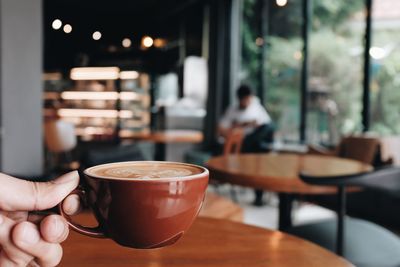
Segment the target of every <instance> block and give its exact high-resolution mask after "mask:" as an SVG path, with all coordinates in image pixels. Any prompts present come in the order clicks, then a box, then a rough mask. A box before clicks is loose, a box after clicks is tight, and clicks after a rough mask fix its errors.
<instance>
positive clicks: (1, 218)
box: [0, 215, 4, 224]
mask: <svg viewBox="0 0 400 267" xmlns="http://www.w3.org/2000/svg"><path fill="white" fill-rule="evenodd" d="M3 221H4V218H3V216H1V215H0V224H2V223H3Z"/></svg>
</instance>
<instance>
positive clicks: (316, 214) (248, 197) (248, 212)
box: [210, 185, 335, 229]
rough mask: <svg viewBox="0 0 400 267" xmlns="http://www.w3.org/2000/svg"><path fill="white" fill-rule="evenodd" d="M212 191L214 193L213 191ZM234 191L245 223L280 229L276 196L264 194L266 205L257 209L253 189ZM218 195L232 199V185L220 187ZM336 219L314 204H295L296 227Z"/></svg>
mask: <svg viewBox="0 0 400 267" xmlns="http://www.w3.org/2000/svg"><path fill="white" fill-rule="evenodd" d="M210 190H212V191H214V190H213V189H210ZM234 190H235V191H236V195H237V204H239V205H240V206H241V207H242V208H243V210H244V223H247V224H251V225H255V226H259V227H265V228H269V229H277V228H278V198H277V196H276V194H274V193H270V192H266V193H264V201H265V202H266V204H265V205H264V206H262V207H256V206H254V205H252V202H253V200H254V191H253V190H252V189H248V188H244V187H239V186H235V189H234ZM214 192H215V191H214ZM217 193H218V194H220V195H223V196H225V197H228V198H231V188H230V185H225V186H223V187H219V188H218V192H217ZM334 217H335V214H334V213H333V212H332V211H331V210H328V209H325V208H322V207H319V206H316V205H313V204H309V203H298V202H295V204H294V206H293V224H294V225H299V224H304V223H307V222H311V221H314V222H315V221H317V220H324V219H329V218H334Z"/></svg>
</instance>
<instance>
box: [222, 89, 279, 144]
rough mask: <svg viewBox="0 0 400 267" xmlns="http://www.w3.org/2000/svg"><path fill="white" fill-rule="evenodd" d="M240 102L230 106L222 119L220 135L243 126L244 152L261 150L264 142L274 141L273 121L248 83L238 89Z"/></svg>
mask: <svg viewBox="0 0 400 267" xmlns="http://www.w3.org/2000/svg"><path fill="white" fill-rule="evenodd" d="M237 98H238V103H237V104H233V105H231V106H230V107H228V109H227V111H226V112H225V114H224V116H223V117H222V119H221V120H220V123H219V127H218V135H219V137H222V139H223V138H224V137H225V136H226V135H227V134H228V133H229V132H230V131H231V130H232V129H233V128H238V127H240V128H243V131H244V134H245V138H244V141H243V145H242V151H243V152H259V151H260V150H261V148H260V145H261V143H262V142H272V133H273V127H272V121H271V118H270V116H269V115H268V113H267V111H266V110H265V108H264V107H263V106H262V105H261V103H260V100H259V99H258V98H257V97H256V96H254V95H253V93H252V91H251V89H250V87H249V86H247V85H241V86H240V87H239V89H238V90H237Z"/></svg>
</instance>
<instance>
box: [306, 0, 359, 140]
mask: <svg viewBox="0 0 400 267" xmlns="http://www.w3.org/2000/svg"><path fill="white" fill-rule="evenodd" d="M364 8H365V1H364V0H353V1H346V0H336V1H312V18H311V23H312V30H311V34H310V46H309V60H310V71H309V83H308V88H309V95H308V111H307V141H308V142H312V143H323V144H327V145H332V144H336V143H337V142H338V141H339V139H340V137H341V136H342V135H344V134H349V133H352V132H356V131H360V130H361V110H362V79H363V51H364V50H363V49H364V47H363V44H364V42H363V38H364V33H365V12H364Z"/></svg>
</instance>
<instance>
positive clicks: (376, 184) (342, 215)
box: [288, 167, 400, 267]
mask: <svg viewBox="0 0 400 267" xmlns="http://www.w3.org/2000/svg"><path fill="white" fill-rule="evenodd" d="M300 178H301V179H302V180H303V181H305V182H306V183H309V184H312V185H320V186H337V187H338V193H337V197H338V205H337V210H336V212H337V221H336V223H335V221H334V220H326V221H321V222H316V223H312V224H307V225H301V226H296V227H293V228H291V229H289V230H288V232H289V233H291V234H294V235H296V236H299V237H302V238H304V239H307V240H310V241H313V242H315V243H317V244H319V245H321V246H323V247H325V248H327V249H329V250H332V251H336V253H337V254H339V255H342V256H344V257H345V258H347V259H348V260H349V261H351V262H352V263H353V264H355V265H356V266H358V267H367V266H379V267H386V266H387V267H389V266H400V239H399V237H398V236H397V235H395V234H393V233H391V232H390V231H388V230H386V229H385V228H383V227H381V226H378V225H377V224H374V223H371V222H368V221H365V220H360V219H355V218H350V217H347V216H346V190H345V189H346V187H347V186H359V187H363V188H367V189H370V190H376V191H381V192H385V193H386V194H393V195H398V194H399V192H400V168H394V167H390V168H389V167H387V168H383V169H379V170H376V171H373V172H368V173H361V174H357V175H347V176H346V175H344V176H331V177H315V176H310V175H307V174H300Z"/></svg>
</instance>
